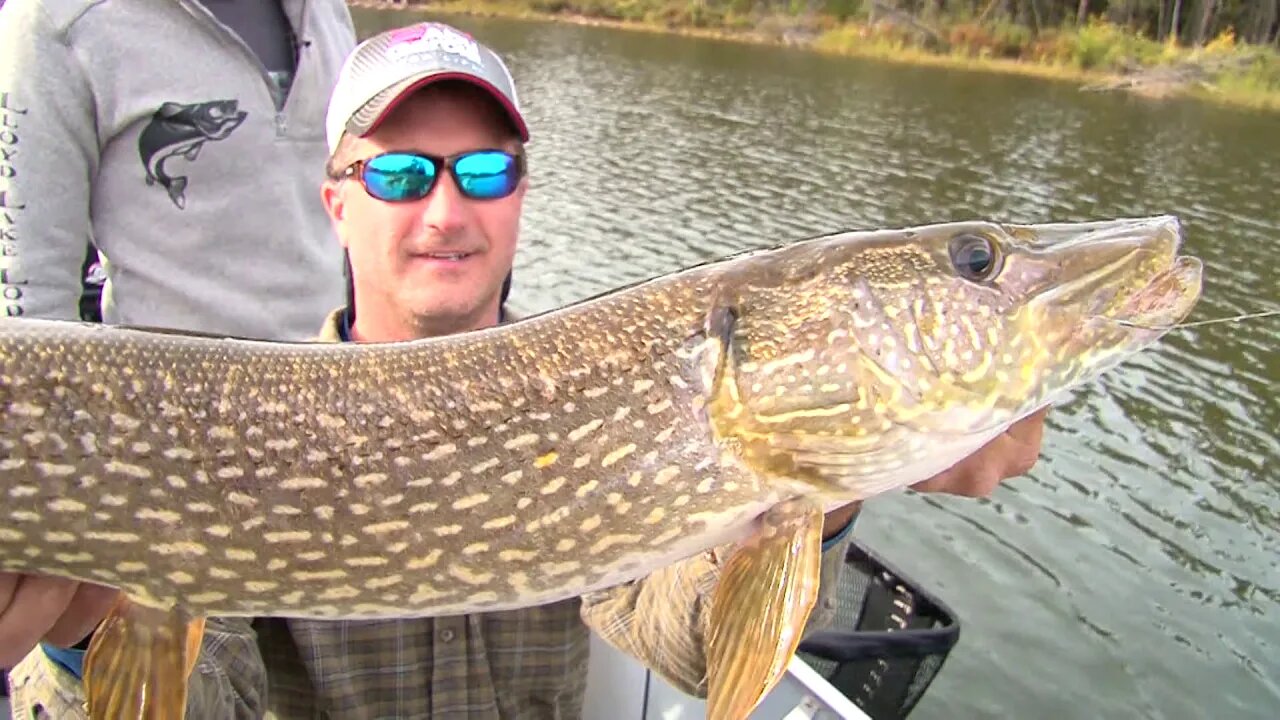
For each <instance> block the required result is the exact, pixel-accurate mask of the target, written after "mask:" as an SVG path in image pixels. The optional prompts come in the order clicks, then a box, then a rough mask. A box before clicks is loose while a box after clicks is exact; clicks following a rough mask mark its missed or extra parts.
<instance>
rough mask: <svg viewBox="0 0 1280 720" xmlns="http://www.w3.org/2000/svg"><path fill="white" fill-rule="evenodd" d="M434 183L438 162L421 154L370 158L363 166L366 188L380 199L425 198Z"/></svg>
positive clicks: (399, 154) (396, 154)
mask: <svg viewBox="0 0 1280 720" xmlns="http://www.w3.org/2000/svg"><path fill="white" fill-rule="evenodd" d="M435 181H436V166H435V163H433V162H431V161H430V160H428V159H427V158H424V157H420V156H418V155H409V154H404V153H389V154H387V155H379V156H377V157H375V158H371V159H370V160H369V161H368V162H366V163H365V165H364V182H365V187H366V188H368V190H369V194H370V195H373V196H374V197H376V198H378V199H379V200H390V201H392V202H394V201H397V200H416V199H418V198H422V197H426V195H427V193H429V192H431V186H432V185H434V184H435Z"/></svg>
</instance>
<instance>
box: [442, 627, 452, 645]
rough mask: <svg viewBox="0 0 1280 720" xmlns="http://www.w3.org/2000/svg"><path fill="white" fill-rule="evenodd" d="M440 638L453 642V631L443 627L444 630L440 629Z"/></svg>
mask: <svg viewBox="0 0 1280 720" xmlns="http://www.w3.org/2000/svg"><path fill="white" fill-rule="evenodd" d="M440 639H441V640H443V641H445V642H453V631H452V630H450V629H449V628H445V629H444V630H441V631H440Z"/></svg>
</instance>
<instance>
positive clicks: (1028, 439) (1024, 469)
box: [822, 407, 1049, 539]
mask: <svg viewBox="0 0 1280 720" xmlns="http://www.w3.org/2000/svg"><path fill="white" fill-rule="evenodd" d="M1048 413H1049V408H1047V407H1046V408H1042V409H1040V410H1037V411H1036V412H1034V413H1032V414H1030V415H1028V416H1027V417H1025V418H1023V419H1021V420H1019V421H1018V422H1016V423H1014V424H1013V425H1010V426H1009V429H1008V430H1006V431H1004V434H1002V435H999V436H997V437H996V438H995V439H994V440H992V441H991V442H989V443H987V444H986V445H983V446H982V447H981V448H979V449H978V451H977V452H975V453H973V454H972V455H970V456H969V457H967V458H965V459H964V460H961V461H960V462H958V463H956V464H955V465H952V466H951V467H950V468H948V469H946V470H943V471H942V472H940V473H938V474H937V475H934V476H933V477H931V478H929V479H928V480H924V481H921V482H918V483H916V484H915V485H912V486H911V489H912V490H915V491H916V492H945V493H951V494H952V495H967V496H969V497H985V496H987V495H990V494H991V493H992V492H994V491H995V489H996V486H997V485H999V484H1000V483H1001V482H1002V481H1004V480H1007V479H1009V478H1011V477H1017V476H1018V475H1025V474H1026V473H1028V472H1030V471H1031V468H1032V467H1034V466H1035V464H1036V460H1038V459H1039V458H1040V440H1041V439H1042V438H1043V437H1044V417H1045V415H1047V414H1048ZM860 506H861V503H851V504H849V505H845V506H843V507H839V508H836V509H835V510H832V511H831V512H829V513H827V515H826V519H825V522H824V523H823V528H822V536H823V538H824V539H825V538H830V537H832V536H834V535H835V534H836V533H838V532H840V530H841V529H842V528H844V527H845V526H846V525H848V524H849V521H850V520H852V519H853V516H854V515H856V514H857V512H858V508H859V507H860Z"/></svg>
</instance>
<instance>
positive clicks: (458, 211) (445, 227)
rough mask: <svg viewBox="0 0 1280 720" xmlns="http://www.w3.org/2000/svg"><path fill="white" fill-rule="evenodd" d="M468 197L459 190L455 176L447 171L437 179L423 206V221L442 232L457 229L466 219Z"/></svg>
mask: <svg viewBox="0 0 1280 720" xmlns="http://www.w3.org/2000/svg"><path fill="white" fill-rule="evenodd" d="M467 202H468V201H467V198H466V197H465V196H464V195H463V194H462V192H461V191H460V190H458V186H457V184H456V183H454V181H453V177H452V176H450V175H449V174H448V173H445V174H444V175H443V176H441V177H440V179H439V180H437V181H436V186H435V187H434V188H432V189H431V194H430V195H428V196H427V198H426V205H425V206H424V207H423V208H422V221H423V223H424V224H426V225H427V226H428V227H431V228H434V229H436V230H437V231H439V232H442V233H450V232H453V231H454V230H457V229H458V228H459V227H461V226H462V224H463V223H464V222H465V221H466V216H467V212H468V206H467Z"/></svg>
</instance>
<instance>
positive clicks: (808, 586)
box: [707, 501, 822, 720]
mask: <svg viewBox="0 0 1280 720" xmlns="http://www.w3.org/2000/svg"><path fill="white" fill-rule="evenodd" d="M821 554H822V509H821V508H820V507H819V506H818V505H816V504H814V503H812V502H808V501H795V502H788V503H784V504H782V505H779V506H777V507H776V508H773V509H772V510H770V511H769V512H768V513H766V514H765V516H764V518H763V519H762V528H761V530H760V532H758V533H757V534H756V535H755V536H753V537H752V538H751V539H749V540H748V541H746V542H745V543H743V544H742V546H741V547H739V548H738V549H737V550H735V551H734V553H733V554H732V555H731V556H730V557H729V559H728V561H727V562H726V563H725V567H724V569H723V570H722V572H721V574H720V582H719V585H718V586H717V587H716V592H715V596H714V597H713V598H712V605H711V626H710V630H709V636H708V638H707V681H708V688H707V717H708V718H712V719H713V720H744V719H745V718H746V717H747V716H748V715H749V714H750V713H751V711H752V710H753V709H754V708H755V706H756V705H757V704H758V703H759V702H760V700H761V699H763V698H764V696H765V695H766V694H768V693H769V691H770V690H772V689H773V687H774V685H776V684H777V683H778V681H779V680H781V679H782V674H783V673H784V672H786V669H787V663H788V662H790V660H791V656H792V655H794V654H795V651H796V647H797V646H798V645H799V644H800V635H801V633H802V632H803V630H804V626H805V623H807V622H808V620H809V612H810V611H811V610H812V609H813V605H814V602H815V601H816V600H817V597H818V580H819V576H820V573H821V564H820V563H821Z"/></svg>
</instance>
